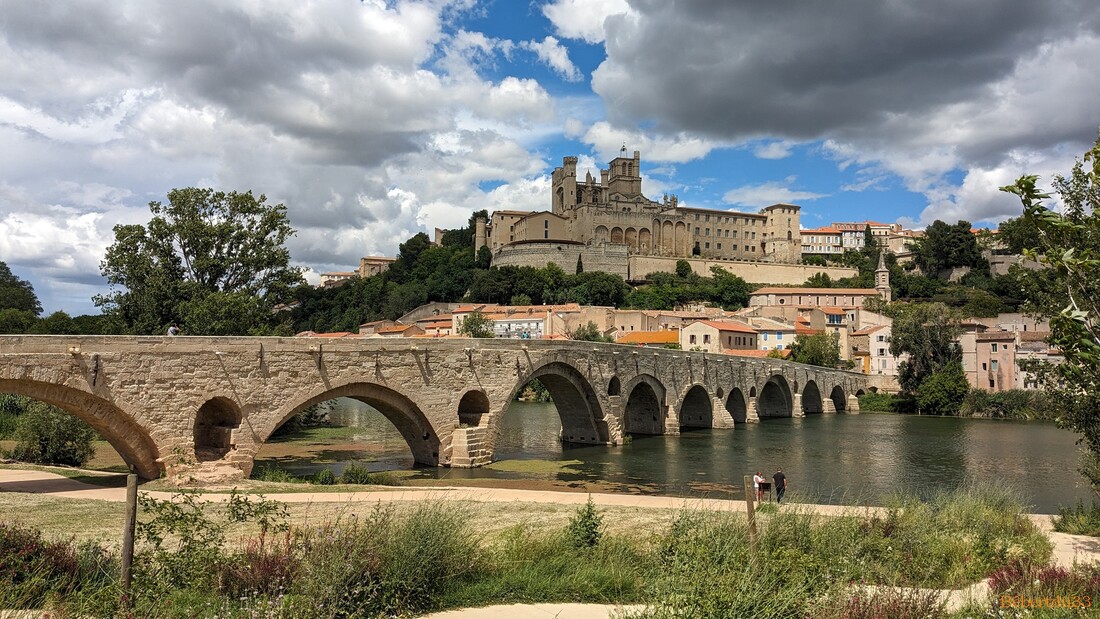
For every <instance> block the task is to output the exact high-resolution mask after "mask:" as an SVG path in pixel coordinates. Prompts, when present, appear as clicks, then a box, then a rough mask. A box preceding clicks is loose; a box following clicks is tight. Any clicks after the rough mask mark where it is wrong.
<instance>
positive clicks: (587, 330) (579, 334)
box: [569, 320, 614, 342]
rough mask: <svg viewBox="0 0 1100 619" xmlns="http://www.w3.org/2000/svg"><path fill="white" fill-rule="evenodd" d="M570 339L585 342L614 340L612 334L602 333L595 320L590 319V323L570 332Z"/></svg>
mask: <svg viewBox="0 0 1100 619" xmlns="http://www.w3.org/2000/svg"><path fill="white" fill-rule="evenodd" d="M569 339H571V340H580V341H583V342H612V341H614V340H613V339H612V338H611V337H610V336H607V335H604V334H603V333H600V328H599V326H597V325H596V323H595V322H593V321H591V320H589V321H588V324H585V325H581V326H579V327H577V328H576V330H574V331H573V332H572V333H570V334H569Z"/></svg>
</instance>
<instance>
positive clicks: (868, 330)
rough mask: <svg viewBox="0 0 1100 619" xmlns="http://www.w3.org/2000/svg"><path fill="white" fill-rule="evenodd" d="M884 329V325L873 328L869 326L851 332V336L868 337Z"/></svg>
mask: <svg viewBox="0 0 1100 619" xmlns="http://www.w3.org/2000/svg"><path fill="white" fill-rule="evenodd" d="M885 328H886V325H873V326H870V327H864V328H862V329H860V330H859V331H853V332H852V335H870V334H872V333H874V332H875V331H878V330H879V329H885Z"/></svg>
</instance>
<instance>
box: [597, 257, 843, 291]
mask: <svg viewBox="0 0 1100 619" xmlns="http://www.w3.org/2000/svg"><path fill="white" fill-rule="evenodd" d="M677 260H687V261H688V262H689V263H690V264H691V270H692V271H695V273H697V274H699V275H702V276H703V277H710V268H711V267H712V266H718V267H721V268H723V269H725V270H727V271H729V272H730V273H733V274H734V275H736V276H738V277H740V278H741V279H743V280H745V281H747V282H752V283H756V284H776V285H790V286H801V285H803V284H805V283H806V280H807V279H809V278H810V276H812V275H813V274H815V273H825V274H826V275H828V276H829V277H831V278H833V279H840V278H843V277H854V276H856V275H859V270H858V269H852V268H848V267H819V266H813V265H808V264H780V263H774V262H750V261H746V260H708V259H701V258H663V257H660V256H631V257H630V279H634V280H640V279H642V278H644V277H645V276H646V275H648V274H649V273H675V272H676V262H677ZM587 264H588V263H587V262H585V265H587ZM586 268H587V266H586Z"/></svg>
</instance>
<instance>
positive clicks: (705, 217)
mask: <svg viewBox="0 0 1100 619" xmlns="http://www.w3.org/2000/svg"><path fill="white" fill-rule="evenodd" d="M703 221H710V215H703ZM708 234H709V232H708Z"/></svg>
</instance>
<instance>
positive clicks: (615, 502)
mask: <svg viewBox="0 0 1100 619" xmlns="http://www.w3.org/2000/svg"><path fill="white" fill-rule="evenodd" d="M0 492H25V493H33V494H49V495H51V496H56V497H62V498H73V499H96V500H101V501H118V502H121V501H125V500H126V489H125V488H101V487H98V486H92V485H89V484H85V483H82V482H79V481H76V480H73V479H69V478H67V477H63V476H61V475H57V474H55V473H49V472H46V471H34V470H19V469H0ZM148 494H149V495H150V496H153V497H155V498H159V499H168V498H171V496H172V493H171V492H161V491H152V492H149V493H148ZM228 496H229V495H227V494H207V495H206V498H208V499H210V500H211V501H224V500H226V499H227V498H228ZM264 496H265V497H267V498H268V499H271V500H275V501H282V502H285V503H348V502H355V501H360V502H368V501H369V502H403V501H421V500H424V499H431V500H443V501H446V500H452V501H476V502H503V503H511V502H526V503H554V504H558V505H582V504H584V503H585V502H587V501H588V497H590V496H591V497H592V500H593V502H595V503H596V504H597V505H600V506H605V507H607V506H623V507H643V508H653V509H682V508H685V507H686V508H695V509H708V510H732V511H744V510H745V503H744V501H731V500H724V499H696V498H678V497H664V496H645V495H634V494H598V493H597V494H583V493H576V492H552V491H547V490H514V489H503V488H474V487H461V488H454V487H416V488H400V489H392V488H377V489H368V490H363V491H360V492H292V493H276V494H265V495H264ZM798 507H799V508H800V509H806V510H810V511H813V512H814V513H816V514H821V515H826V516H838V515H845V514H848V515H850V514H873V513H878V512H880V511H881V510H882V508H877V507H849V506H842V505H813V504H798ZM1031 519H1032V521H1033V522H1034V523H1035V524H1036V526H1038V527H1039V528H1040V529H1041V530H1043V531H1045V532H1046V533H1047V535H1048V536H1049V537H1050V540H1051V544H1052V545H1053V546H1054V552H1053V555H1052V557H1051V560H1052V561H1053V562H1054V563H1055V564H1057V565H1061V566H1064V567H1070V566H1072V565H1073V564H1074V562H1092V561H1100V539H1098V538H1095V537H1088V536H1084V535H1069V534H1067V533H1057V532H1055V531H1054V530H1053V525H1052V523H1051V517H1050V516H1048V515H1043V514H1033V515H1031ZM987 591H988V586H987V585H986V584H985V583H984V582H981V583H976V584H975V585H972V586H971V587H969V588H967V589H960V590H958V591H954V592H950V593H949V601H950V603H951V605H952V606H954V605H957V604H961V603H963V602H964V601H965V600H966V599H967V598H970V597H972V596H975V599H982V598H983V597H984V595H985V592H987ZM945 593H946V592H945ZM623 608H624V607H618V606H612V605H604V604H565V603H562V604H510V605H500V606H490V607H486V608H468V609H462V610H451V611H445V612H441V613H436V614H433V615H429V616H428V617H429V618H430V619H542V618H547V617H556V618H558V619H607V618H608V617H612V616H615V614H616V612H617V611H618V610H621V609H623ZM625 608H628V609H629V608H637V607H625ZM425 619H428V618H425Z"/></svg>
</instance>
